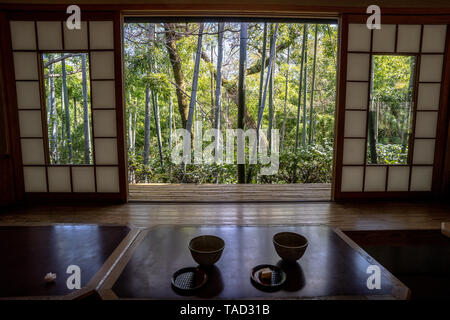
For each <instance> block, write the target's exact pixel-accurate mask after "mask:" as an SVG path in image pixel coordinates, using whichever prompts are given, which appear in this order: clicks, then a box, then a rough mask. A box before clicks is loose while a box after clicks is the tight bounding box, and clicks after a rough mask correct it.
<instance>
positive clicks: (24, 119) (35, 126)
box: [19, 110, 42, 137]
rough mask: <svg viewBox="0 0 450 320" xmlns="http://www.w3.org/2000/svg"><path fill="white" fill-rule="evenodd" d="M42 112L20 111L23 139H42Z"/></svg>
mask: <svg viewBox="0 0 450 320" xmlns="http://www.w3.org/2000/svg"><path fill="white" fill-rule="evenodd" d="M41 121H42V120H41V111H40V110H36V111H34V110H33V111H19V127H20V136H21V137H42V122H41Z"/></svg>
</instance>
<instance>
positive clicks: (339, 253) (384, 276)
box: [102, 225, 409, 299]
mask: <svg viewBox="0 0 450 320" xmlns="http://www.w3.org/2000/svg"><path fill="white" fill-rule="evenodd" d="M280 231H292V232H297V233H300V234H302V235H304V236H305V237H306V238H307V239H308V241H309V246H308V249H307V250H306V253H305V255H304V256H303V257H302V258H301V259H300V260H299V262H298V263H297V264H295V265H287V264H285V263H283V262H282V261H281V260H280V258H279V257H278V255H277V253H276V252H275V249H274V247H273V244H272V237H273V235H274V234H275V233H277V232H280ZM202 234H212V235H217V236H219V237H221V238H223V239H224V240H225V243H226V245H225V249H224V252H223V255H222V257H221V259H220V260H219V262H218V263H217V264H216V265H215V267H214V268H213V269H211V270H210V271H209V281H208V283H207V284H206V285H205V286H204V287H203V288H202V289H200V290H199V291H198V293H197V294H195V295H193V296H185V295H180V294H178V293H177V292H175V291H174V290H173V289H172V287H171V276H172V274H173V273H174V272H175V271H176V270H178V269H180V268H183V267H189V266H196V263H195V262H194V260H193V259H192V257H191V255H190V252H189V249H188V243H189V240H190V239H191V238H193V237H195V236H198V235H202ZM135 247H136V249H135V250H134V252H130V253H129V254H128V258H126V259H127V261H123V262H122V268H123V270H120V267H118V269H117V270H115V273H116V276H114V275H112V276H111V277H112V278H113V280H111V279H110V280H109V281H106V282H105V283H108V282H109V283H110V287H108V285H106V286H105V287H103V288H102V290H103V294H104V296H107V297H110V298H111V297H116V298H144V299H186V298H188V299H189V298H195V299H198V298H205V299H207V298H214V299H253V298H268V299H299V298H300V299H305V298H306V299H308V298H342V297H344V298H356V299H358V298H397V299H405V298H407V297H408V295H409V289H408V288H407V287H406V286H404V285H403V284H402V283H401V282H400V281H398V280H397V279H396V278H395V277H394V276H393V275H391V274H390V273H389V272H388V271H387V270H386V269H384V268H383V267H382V266H380V265H379V266H380V268H381V271H382V272H381V289H380V290H377V289H375V290H369V289H368V288H367V285H366V281H367V279H368V277H369V276H370V275H369V274H367V273H366V270H367V267H368V266H369V265H373V264H376V265H378V264H377V262H376V261H375V260H373V259H372V258H371V257H370V256H368V255H367V254H366V253H365V252H364V251H363V250H362V249H360V248H359V247H358V246H357V245H356V244H355V243H354V242H352V241H351V240H350V239H349V238H347V237H346V236H345V235H344V234H343V233H342V232H340V231H339V230H334V229H331V228H328V227H325V226H308V225H302V226H159V227H155V228H151V229H149V230H148V233H147V234H146V235H142V237H141V241H140V243H138V244H136V246H135ZM128 259H129V261H128ZM259 264H275V265H278V266H280V267H281V268H282V269H284V270H285V272H286V273H287V281H286V283H285V285H284V287H283V288H282V289H280V290H279V291H276V292H264V291H261V290H258V289H256V288H255V287H254V286H253V285H252V283H251V281H250V271H251V269H252V268H253V267H254V266H256V265H259ZM119 265H120V264H119Z"/></svg>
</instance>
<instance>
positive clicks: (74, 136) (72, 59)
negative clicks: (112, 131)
mask: <svg viewBox="0 0 450 320" xmlns="http://www.w3.org/2000/svg"><path fill="white" fill-rule="evenodd" d="M61 56H68V57H67V58H66V59H65V65H66V73H67V74H66V83H67V92H68V102H69V119H68V120H69V125H70V132H71V140H69V139H68V137H67V128H66V121H67V119H66V114H65V109H64V102H63V90H62V84H63V83H62V63H61V61H59V60H58V59H60V58H61ZM85 56H86V78H87V83H86V84H87V86H88V89H87V93H88V96H87V103H88V113H89V115H88V118H89V122H90V119H91V111H90V89H89V61H88V60H89V59H88V55H87V54H85ZM42 61H43V64H44V66H45V67H44V85H45V102H46V111H47V128H48V137H49V139H48V140H49V151H50V162H51V163H52V164H91V163H92V146H91V145H89V150H90V159H89V161H88V162H86V159H85V157H84V149H85V136H84V121H83V84H82V63H81V54H76V53H73V54H71V53H45V54H43V55H42ZM51 62H53V63H51ZM50 63H51V67H50ZM50 68H52V72H51V73H50ZM50 77H51V78H52V79H53V80H54V82H53V87H54V95H55V100H54V106H55V107H56V110H55V112H54V113H53V114H52V113H51V108H52V107H51V104H50V102H49V97H50V95H51V82H50ZM88 125H89V127H90V126H91V124H90V123H88ZM89 134H90V136H91V133H89ZM90 138H91V137H90ZM90 141H92V139H90ZM69 145H71V146H72V159H69Z"/></svg>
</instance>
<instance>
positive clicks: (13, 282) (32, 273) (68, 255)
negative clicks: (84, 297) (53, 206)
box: [0, 225, 130, 298]
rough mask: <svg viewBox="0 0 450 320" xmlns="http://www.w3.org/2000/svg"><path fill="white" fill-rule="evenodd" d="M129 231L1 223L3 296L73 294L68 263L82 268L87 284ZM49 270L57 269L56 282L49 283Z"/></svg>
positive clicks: (124, 228) (0, 295) (0, 287)
mask: <svg viewBox="0 0 450 320" xmlns="http://www.w3.org/2000/svg"><path fill="white" fill-rule="evenodd" d="M129 232H130V228H129V227H127V226H98V225H53V226H0V252H1V260H0V298H5V297H37V296H52V297H56V296H64V295H67V294H70V293H72V292H74V290H70V289H68V288H67V285H66V280H67V278H68V277H69V276H70V274H67V273H66V270H67V267H68V266H69V265H77V266H79V267H80V269H81V286H82V287H85V286H86V285H87V284H88V283H89V281H90V280H91V279H92V278H93V277H94V275H96V274H97V272H98V271H99V270H100V269H101V267H102V266H103V265H104V263H105V261H106V260H107V259H108V257H110V256H111V254H112V253H113V251H114V250H115V249H116V248H117V247H118V246H119V244H120V243H121V242H122V240H123V239H124V238H125V237H126V236H127V235H128V234H129ZM48 272H52V273H56V275H57V278H56V281H55V282H54V283H49V284H48V283H46V282H45V281H44V276H45V275H46V274H47V273H48ZM75 291H77V290H75Z"/></svg>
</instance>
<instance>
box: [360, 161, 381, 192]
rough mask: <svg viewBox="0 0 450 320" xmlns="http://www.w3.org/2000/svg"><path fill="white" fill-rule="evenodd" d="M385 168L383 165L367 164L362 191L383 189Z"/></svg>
mask: <svg viewBox="0 0 450 320" xmlns="http://www.w3.org/2000/svg"><path fill="white" fill-rule="evenodd" d="M386 170H387V169H386V167H384V166H367V167H366V177H365V183H364V191H385V188H386Z"/></svg>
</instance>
